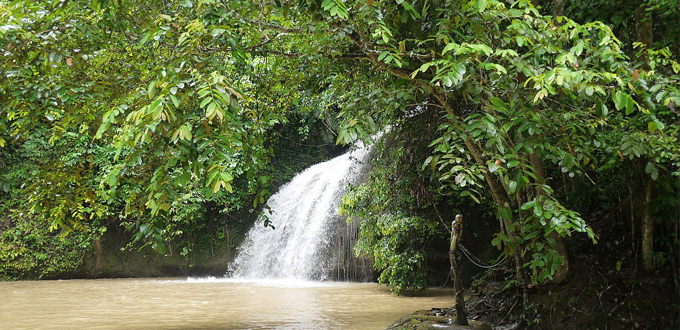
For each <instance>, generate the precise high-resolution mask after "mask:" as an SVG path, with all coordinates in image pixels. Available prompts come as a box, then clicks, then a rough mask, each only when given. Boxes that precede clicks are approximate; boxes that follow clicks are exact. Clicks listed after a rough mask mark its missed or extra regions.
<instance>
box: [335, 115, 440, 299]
mask: <svg viewBox="0 0 680 330" xmlns="http://www.w3.org/2000/svg"><path fill="white" fill-rule="evenodd" d="M424 117H426V116H423V115H420V116H419V118H418V119H417V120H413V121H411V122H409V123H408V124H405V125H403V126H398V127H393V128H392V129H391V131H389V132H388V133H386V134H385V135H386V136H385V137H383V138H382V139H381V140H379V141H380V142H379V143H378V145H376V146H375V147H374V148H375V149H376V150H374V151H373V152H374V157H373V160H372V161H371V164H370V165H371V172H370V175H369V177H368V179H367V181H366V182H364V183H362V184H360V185H359V186H354V187H350V190H349V192H348V193H347V194H346V195H345V197H344V198H343V200H342V204H341V206H340V213H341V214H343V215H346V216H347V217H348V221H356V220H359V219H360V220H361V232H360V236H359V240H358V242H357V244H356V246H355V252H356V253H357V255H365V256H369V257H371V258H372V259H373V261H374V267H375V269H377V270H380V276H379V277H378V282H379V283H386V284H388V285H389V287H390V289H391V290H392V291H393V292H395V293H396V294H400V293H401V292H402V291H403V290H405V289H416V290H423V289H426V288H427V286H428V283H427V281H426V277H427V274H428V263H427V257H426V251H427V248H428V247H429V243H430V242H431V241H432V240H433V239H435V238H442V237H445V236H446V235H445V233H446V231H445V228H444V227H443V225H442V222H440V221H439V220H438V219H437V218H436V217H435V215H434V214H432V213H431V211H432V210H431V209H429V210H428V209H427V208H428V207H432V204H431V203H433V202H434V201H433V200H431V198H432V196H427V195H424V194H427V190H428V189H431V187H429V186H428V185H427V183H425V182H424V181H423V178H422V174H423V173H422V171H421V170H420V169H419V167H418V166H416V164H414V163H413V162H414V159H413V157H412V156H413V155H414V154H422V153H424V152H426V150H427V145H426V140H423V139H421V136H420V135H419V134H416V132H417V128H420V129H423V128H425V129H426V127H427V126H428V125H427V122H426V120H425V119H426V118H424ZM422 133H425V132H422ZM431 133H434V131H433V130H430V134H431Z"/></svg>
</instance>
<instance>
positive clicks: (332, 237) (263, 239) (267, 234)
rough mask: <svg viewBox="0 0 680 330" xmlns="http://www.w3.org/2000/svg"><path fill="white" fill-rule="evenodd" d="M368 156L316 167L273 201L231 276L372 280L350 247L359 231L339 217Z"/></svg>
mask: <svg viewBox="0 0 680 330" xmlns="http://www.w3.org/2000/svg"><path fill="white" fill-rule="evenodd" d="M368 154H369V148H367V147H356V148H353V149H352V150H350V151H349V152H347V153H345V154H343V155H341V156H338V157H336V158H333V159H331V160H329V161H326V162H323V163H319V164H316V165H313V166H311V167H309V168H307V169H306V170H304V171H303V172H301V173H299V174H297V175H296V176H295V177H294V178H293V179H292V180H291V181H290V182H289V183H287V184H286V185H284V186H283V187H282V188H281V189H279V191H278V192H277V193H276V194H274V195H273V196H271V198H269V200H268V201H267V207H268V210H265V211H264V213H263V215H262V216H260V218H259V219H258V221H256V222H255V225H254V226H253V228H251V229H250V231H249V232H248V234H247V235H246V238H245V241H244V242H243V244H242V245H241V246H240V247H239V249H238V253H237V255H236V259H235V260H234V262H233V263H232V264H231V265H230V267H229V269H230V271H231V272H232V277H234V278H247V279H302V280H327V279H334V280H349V279H353V280H364V281H365V280H370V276H371V275H370V268H371V267H370V265H367V262H366V260H363V259H356V258H354V256H353V255H352V252H351V248H349V245H352V243H350V242H348V241H350V240H351V241H355V240H356V236H357V231H358V226H357V225H356V224H352V225H347V224H346V223H345V219H346V218H345V217H341V216H338V215H337V211H338V206H339V205H340V201H341V199H342V196H343V195H344V193H345V186H346V184H347V183H348V182H352V180H353V179H354V178H356V177H358V176H359V175H360V174H361V170H362V168H363V167H364V162H365V161H366V159H367V157H368ZM265 217H266V218H265ZM266 219H268V221H269V223H270V226H268V227H265V226H264V221H265V220H266ZM272 226H273V227H272ZM350 259H351V260H350ZM349 268H352V269H349ZM357 268H359V270H357Z"/></svg>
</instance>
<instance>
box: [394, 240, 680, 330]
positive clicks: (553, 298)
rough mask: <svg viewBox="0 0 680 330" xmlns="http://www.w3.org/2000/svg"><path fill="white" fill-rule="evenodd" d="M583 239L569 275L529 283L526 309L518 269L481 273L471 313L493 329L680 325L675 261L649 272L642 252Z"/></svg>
mask: <svg viewBox="0 0 680 330" xmlns="http://www.w3.org/2000/svg"><path fill="white" fill-rule="evenodd" d="M604 239H605V238H603V240H604ZM580 240H582V238H580V237H578V236H576V237H571V238H569V241H568V244H569V245H568V246H571V247H572V248H571V249H570V250H569V255H570V256H571V258H570V260H569V262H570V263H569V265H570V275H569V277H568V278H567V279H566V280H565V281H564V282H563V283H560V284H559V285H554V284H544V285H536V286H530V287H529V288H528V293H529V304H528V306H526V310H523V303H522V290H521V288H520V287H518V286H516V285H512V284H509V283H510V279H512V278H513V273H514V269H510V268H509V267H508V265H507V264H506V265H503V267H498V268H495V269H493V270H491V271H488V272H486V273H484V274H483V275H482V276H479V277H477V278H476V279H475V280H474V281H473V284H472V285H471V287H470V288H466V294H468V293H469V294H470V297H469V298H468V299H467V301H466V309H467V311H468V313H469V318H470V319H471V320H479V321H483V322H485V323H487V324H489V325H491V326H492V327H493V328H494V329H519V328H531V329H650V330H651V329H679V328H680V298H678V297H679V296H680V294H679V293H678V291H677V290H678V285H677V281H678V272H679V271H680V270H678V269H677V268H675V267H673V263H672V261H669V262H668V263H667V264H665V265H660V266H659V267H657V268H656V270H655V271H652V272H646V271H644V270H643V269H642V266H641V261H640V258H639V256H636V255H633V254H632V252H631V250H630V249H627V248H626V247H625V246H623V244H606V243H605V244H597V245H593V244H591V243H590V242H586V241H583V242H582V241H580ZM610 241H614V242H616V241H617V240H616V239H612V238H610ZM423 307H440V308H441V307H442V306H423ZM429 312H430V314H424V315H434V316H437V314H439V315H441V316H446V317H451V316H453V311H452V310H450V309H437V308H434V309H431V310H430V311H429ZM523 314H524V316H522V315H523ZM416 315H419V314H416ZM416 319H417V318H416ZM426 321H427V320H425V319H424V321H422V322H419V323H418V324H421V325H419V326H420V327H419V326H415V325H413V324H408V323H405V324H404V326H401V327H395V328H394V329H426V328H427V326H428V324H427V322H426ZM437 328H439V326H438V327H437Z"/></svg>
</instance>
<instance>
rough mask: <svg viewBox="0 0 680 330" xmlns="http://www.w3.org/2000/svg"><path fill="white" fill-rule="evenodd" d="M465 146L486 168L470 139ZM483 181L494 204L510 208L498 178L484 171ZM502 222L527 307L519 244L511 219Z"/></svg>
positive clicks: (506, 194)
mask: <svg viewBox="0 0 680 330" xmlns="http://www.w3.org/2000/svg"><path fill="white" fill-rule="evenodd" d="M464 143H465V146H466V147H467V149H468V151H469V152H470V154H471V155H472V158H474V160H475V162H476V163H477V164H478V165H480V166H483V167H486V162H485V161H484V159H482V156H481V154H482V153H481V150H480V149H481V148H480V147H478V146H477V145H475V144H474V143H473V142H472V141H470V139H465V141H464ZM484 179H485V180H486V183H487V184H488V185H489V188H490V189H491V196H492V197H493V200H494V202H496V205H497V207H498V208H499V209H500V208H510V197H509V196H508V192H507V191H506V190H505V187H504V186H503V184H502V183H501V182H500V181H498V178H496V177H495V176H493V174H492V173H489V172H488V171H484ZM502 221H503V227H504V228H503V229H504V230H505V234H506V235H508V238H509V240H510V242H512V243H513V244H514V245H515V248H514V249H513V252H512V256H513V259H514V260H515V274H516V277H517V281H519V283H520V284H521V286H522V302H523V304H524V306H528V304H529V294H528V292H527V286H526V284H527V283H526V280H525V278H524V272H523V271H522V265H523V264H524V263H523V262H522V255H521V254H520V252H521V251H520V244H519V243H518V242H517V239H516V238H515V225H514V222H513V220H512V219H505V218H503V219H502Z"/></svg>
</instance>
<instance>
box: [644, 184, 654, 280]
mask: <svg viewBox="0 0 680 330" xmlns="http://www.w3.org/2000/svg"><path fill="white" fill-rule="evenodd" d="M653 182H654V181H652V178H651V177H648V178H647V180H646V182H644V183H643V184H644V186H645V204H644V206H643V212H644V213H643V214H644V216H643V217H642V260H643V261H644V265H645V270H647V271H651V270H653V269H654V263H653V262H652V260H653V257H654V221H653V219H652V216H651V214H650V212H649V205H650V203H651V201H652V188H653V187H652V184H653Z"/></svg>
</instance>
